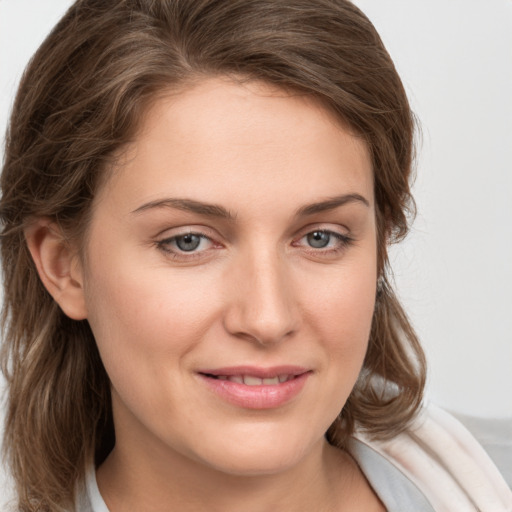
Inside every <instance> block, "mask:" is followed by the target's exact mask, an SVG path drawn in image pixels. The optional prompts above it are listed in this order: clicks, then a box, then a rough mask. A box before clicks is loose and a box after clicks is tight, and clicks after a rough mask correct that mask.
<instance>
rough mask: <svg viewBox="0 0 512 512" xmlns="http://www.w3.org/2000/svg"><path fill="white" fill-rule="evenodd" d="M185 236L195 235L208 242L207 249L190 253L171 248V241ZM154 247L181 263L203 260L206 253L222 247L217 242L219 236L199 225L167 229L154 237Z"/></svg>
mask: <svg viewBox="0 0 512 512" xmlns="http://www.w3.org/2000/svg"><path fill="white" fill-rule="evenodd" d="M186 235H196V236H199V237H201V238H202V239H204V240H208V241H209V242H210V245H209V247H207V248H206V249H202V250H199V251H197V250H192V251H183V250H180V249H179V248H173V247H172V246H171V244H172V242H173V240H176V239H177V238H180V237H183V236H186ZM155 238H156V240H155V242H154V243H155V245H156V246H157V248H158V249H160V250H161V251H162V252H164V253H165V254H166V255H167V256H170V257H172V258H173V259H176V260H182V261H183V262H187V261H192V260H195V259H199V258H205V257H206V256H207V253H209V252H210V251H211V250H213V249H216V248H220V247H222V246H223V245H222V244H221V243H220V242H218V239H219V238H220V236H218V235H217V234H216V233H215V232H213V230H212V229H209V228H208V227H206V226H200V225H187V226H180V227H175V228H167V229H165V230H162V231H160V232H159V234H158V235H157V237H155Z"/></svg>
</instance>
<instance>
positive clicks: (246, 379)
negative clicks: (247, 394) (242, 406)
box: [244, 375, 263, 386]
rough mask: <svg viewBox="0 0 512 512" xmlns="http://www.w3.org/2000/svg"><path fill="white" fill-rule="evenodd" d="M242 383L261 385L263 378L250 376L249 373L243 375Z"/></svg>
mask: <svg viewBox="0 0 512 512" xmlns="http://www.w3.org/2000/svg"><path fill="white" fill-rule="evenodd" d="M244 384H245V385H246V386H261V385H262V384H263V379H259V378H258V377H252V376H251V375H244Z"/></svg>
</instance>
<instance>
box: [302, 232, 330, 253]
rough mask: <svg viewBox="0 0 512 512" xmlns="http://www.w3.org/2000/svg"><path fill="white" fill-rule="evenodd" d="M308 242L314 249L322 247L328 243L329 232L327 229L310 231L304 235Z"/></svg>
mask: <svg viewBox="0 0 512 512" xmlns="http://www.w3.org/2000/svg"><path fill="white" fill-rule="evenodd" d="M306 239H307V241H308V244H309V245H310V246H311V247H314V248H315V249H323V248H324V247H327V246H328V245H329V242H330V241H331V234H330V233H328V232H327V231H312V232H311V233H308V234H307V235H306Z"/></svg>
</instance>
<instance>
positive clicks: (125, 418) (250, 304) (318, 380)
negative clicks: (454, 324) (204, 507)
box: [83, 79, 377, 474]
mask: <svg viewBox="0 0 512 512" xmlns="http://www.w3.org/2000/svg"><path fill="white" fill-rule="evenodd" d="M376 252H377V251H376V228H375V211H374V197H373V182H372V168H371V162H370V158H369V155H368V152H367V150H366V148H365V145H364V144H363V142H362V141H361V140H360V139H358V138H356V137H354V136H353V135H351V133H350V132H349V131H348V130H346V129H344V128H343V127H342V126H341V125H340V124H339V123H338V122H337V121H336V120H335V119H334V117H333V116H332V115H331V114H330V113H328V112H327V111H326V110H325V109H324V108H322V107H321V106H320V105H319V104H318V103H316V102H315V101H314V100H312V99H310V98H307V97H305V96H301V95H299V94H294V95H291V94H288V93H286V92H283V91H280V90H276V89H273V88H271V87H269V86H266V85H264V84H261V83H251V84H246V85H243V86H242V85H239V84H235V83H233V82H230V81H228V80H221V79H211V80H207V81H204V82H202V83H201V84H199V85H197V86H196V87H194V88H191V89H189V90H187V91H186V92H184V93H180V94H175V95H169V96H167V97H166V98H163V99H160V100H158V101H157V102H156V103H155V104H154V105H153V106H152V108H151V109H150V111H149V112H148V113H147V115H146V117H145V118H144V120H143V123H142V126H141V128H140V131H139V132H138V135H137V136H136V138H135V140H134V141H133V143H131V144H130V145H129V147H128V148H127V149H126V152H124V153H123V156H122V159H121V161H120V163H119V166H118V168H117V169H116V170H115V171H114V172H113V175H112V177H111V178H110V179H109V180H108V182H107V184H106V185H104V186H103V188H102V189H101V191H100V193H99V195H98V197H97V198H96V200H95V204H94V208H93V215H92V220H91V225H90V231H89V237H88V246H87V260H86V261H87V264H86V266H85V268H84V269H83V280H84V283H85V298H86V308H87V318H88V320H89V322H90V325H91V327H92V330H93V333H94V336H95V338H96V341H97V344H98V347H99V350H100V353H101V357H102V359H103V362H104V365H105V368H106V370H107V373H108V375H109V377H110V379H111V382H112V399H113V407H114V418H115V425H116V437H117V444H116V450H117V451H118V453H121V454H123V455H124V456H126V457H132V460H137V458H138V459H139V461H142V460H150V461H153V462H154V461H157V460H162V461H163V460H186V461H188V462H189V463H193V464H197V463H200V464H202V465H206V466H208V467H210V468H214V469H217V470H221V471H223V472H227V473H232V474H262V473H272V472H276V471H281V470H284V469H286V468H289V467H292V466H294V465H296V464H298V463H299V462H300V461H301V460H304V459H305V458H306V457H308V456H310V455H312V454H313V453H315V449H316V448H318V447H321V446H322V445H323V435H324V433H325V431H326V430H327V428H328V427H329V425H330V424H331V422H332V421H333V420H334V419H335V417H336V416H337V414H338V413H339V412H340V410H341V409H342V407H343V405H344V403H345V401H346V399H347V397H348V395H349V394H350V392H351V390H352V388H353V386H354V383H355V381H356V378H357V376H358V373H359V371H360V369H361V366H362V363H363V359H364V356H365V352H366V348H367V342H368V337H369V332H370V325H371V319H372V314H373V309H374V299H375V285H376ZM134 457H135V459H133V458H134Z"/></svg>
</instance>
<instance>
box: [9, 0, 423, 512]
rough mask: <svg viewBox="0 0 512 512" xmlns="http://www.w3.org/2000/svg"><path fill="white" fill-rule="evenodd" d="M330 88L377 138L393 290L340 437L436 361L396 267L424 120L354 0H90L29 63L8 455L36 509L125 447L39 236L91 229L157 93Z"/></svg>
mask: <svg viewBox="0 0 512 512" xmlns="http://www.w3.org/2000/svg"><path fill="white" fill-rule="evenodd" d="M219 75H222V76H229V77H233V78H234V79H239V80H261V81H264V82H267V83H270V84H273V85H275V86H277V87H281V88H284V89H287V90H296V91H300V92H302V93H306V94H309V95H311V96H312V97H315V98H317V99H318V100H320V101H321V102H322V104H323V105H325V106H326V107H327V108H328V109H330V110H331V111H332V112H334V113H335V114H336V115H337V116H339V119H340V122H342V123H344V124H345V125H348V126H349V127H350V128H351V129H352V131H353V132H354V133H356V134H358V135H359V136H360V137H362V138H363V140H364V141H365V142H366V144H367V147H368V149H369V152H370V155H371V158H372V163H373V173H374V192H375V199H376V216H377V237H378V240H377V241H378V274H379V286H378V294H377V300H376V306H375V313H374V318H373V325H372V330H371V335H370V341H369V347H368V351H367V355H366V358H365V361H364V366H363V370H362V371H361V374H360V376H359V379H358V381H357V383H356V385H355V387H354V389H353V392H352V394H351V395H350V397H349V399H348V401H347V403H346V405H345V407H344V408H343V410H342V411H341V412H340V416H339V417H338V418H337V419H336V421H335V422H334V423H333V425H332V426H331V427H330V429H329V431H328V432H327V438H328V439H329V441H330V442H331V443H333V444H336V445H338V446H340V447H343V446H344V442H345V440H346V439H347V436H350V435H351V434H352V433H353V431H354V428H355V425H358V426H359V427H360V428H363V429H365V430H366V431H368V432H369V433H370V434H371V435H373V436H376V437H386V436H390V435H394V434H395V433H397V432H399V431H401V430H403V429H404V428H405V427H406V426H407V424H408V422H409V421H410V420H411V419H412V418H413V416H414V414H415V413H416V411H417V409H418V407H419V405H420V403H421V400H422V393H423V387H424V383H425V359H424V355H423V352H422V349H421V347H420V345H419V343H418V340H417V337H416V335H415V333H414V330H413V328H412V327H411V325H410V323H409V321H408V319H407V317H406V315H405V313H404V311H403V309H402V307H401V305H400V303H399V301H398V300H397V298H396V296H395V295H394V292H393V290H392V286H391V284H390V280H389V279H388V278H387V274H388V272H389V269H388V257H387V246H388V244H389V243H392V242H396V241H398V240H400V239H402V238H403V237H404V236H405V235H406V233H407V230H408V217H409V215H408V214H409V213H410V212H411V211H412V210H413V201H412V198H411V194H410V188H409V182H410V178H411V170H412V165H413V160H414V127H415V122H414V117H413V115H412V113H411V110H410V107H409V104H408V100H407V97H406V94H405V92H404V88H403V85H402V83H401V80H400V78H399V76H398V74H397V72H396V69H395V67H394V64H393V62H392V60H391V58H390V57H389V55H388V53H387V51H386V50H385V48H384V46H383V44H382V41H381V39H380V37H379V35H378V34H377V32H376V30H375V28H374V27H373V25H372V24H371V23H370V22H369V20H368V19H367V18H366V17H365V15H364V14H362V13H361V11H360V10H359V9H358V8H356V7H355V6H354V5H353V4H352V3H350V2H349V1H347V0H194V1H191V0H79V1H77V2H76V3H75V4H73V5H72V6H71V8H70V9H69V10H68V12H67V13H66V14H65V15H64V17H63V18H62V19H61V21H60V22H59V23H58V24H57V26H56V27H55V28H54V29H53V31H52V32H51V33H50V35H49V36H48V37H47V39H46V40H45V41H44V42H43V44H42V45H41V47H40V48H39V50H38V51H37V52H36V54H35V55H34V57H33V58H32V60H31V61H30V63H29V65H28V67H27V69H26V71H25V73H24V75H23V78H22V80H21V84H20V86H19V90H18V93H17V96H16V99H15V103H14V107H13V110H12V115H11V119H10V124H9V127H8V131H7V136H6V145H5V159H4V164H3V171H2V176H1V190H2V198H1V201H0V219H1V222H2V234H1V256H2V265H3V280H4V309H3V335H4V337H3V346H2V355H1V361H2V370H3V373H4V375H5V377H6V379H7V383H8V395H7V416H6V425H5V434H4V451H5V454H6V458H7V460H8V462H9V464H10V468H11V471H12V474H13V476H14V480H15V483H16V489H17V496H18V509H19V510H21V511H33V510H34V511H35V510H41V511H60V510H65V509H67V510H70V509H72V508H73V499H74V497H73V496H74V489H75V486H76V485H77V483H79V482H80V481H81V480H82V479H83V477H84V472H85V468H86V466H87V464H90V463H91V461H93V460H94V461H95V462H96V464H99V463H101V462H102V460H103V459H104V458H105V457H106V455H107V454H108V452H109V451H110V450H111V449H112V447H113V444H114V442H115V438H114V428H113V422H112V411H111V402H110V384H109V378H108V376H107V374H106V372H105V369H104V367H103V365H102V362H101V359H100V357H99V353H98V350H97V348H96V344H95V341H94V338H93V335H92V332H91V330H90V328H89V325H88V323H87V321H74V320H71V319H70V318H68V317H66V316H65V315H64V314H63V312H62V311H61V310H60V309H59V307H58V306H57V305H56V303H55V302H54V300H53V299H52V297H51V296H50V294H49V293H48V292H47V291H46V289H45V288H44V286H43V285H42V283H41V281H40V279H39V277H38V274H37V271H36V268H35V265H34V263H33V261H32V259H31V256H30V254H29V251H28V249H27V244H26V242H25V238H24V229H25V228H26V227H27V226H29V225H30V223H31V222H32V221H33V219H34V218H37V217H49V218H51V219H53V220H54V221H55V222H56V223H58V224H59V225H60V226H61V228H62V230H63V232H64V233H66V234H67V236H69V238H70V239H74V240H83V239H84V237H85V235H86V233H87V225H88V219H89V214H90V209H91V203H92V200H93V198H94V196H95V194H96V192H97V190H98V187H100V186H101V184H102V180H103V179H104V176H105V174H106V173H107V172H108V169H109V167H110V166H111V164H112V163H113V158H114V155H115V154H116V150H119V148H121V147H122V146H123V145H124V144H126V143H127V142H128V141H129V140H130V138H132V137H133V136H134V133H135V131H136V129H137V126H138V122H139V121H140V119H141V117H142V116H143V114H144V112H145V110H146V109H147V107H148V105H149V103H150V102H151V101H152V99H153V98H155V96H156V95H158V93H159V92H160V91H164V90H169V89H173V88H176V90H180V88H183V87H187V86H188V85H190V84H192V83H194V82H197V81H199V80H201V79H202V78H204V77H208V76H219Z"/></svg>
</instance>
